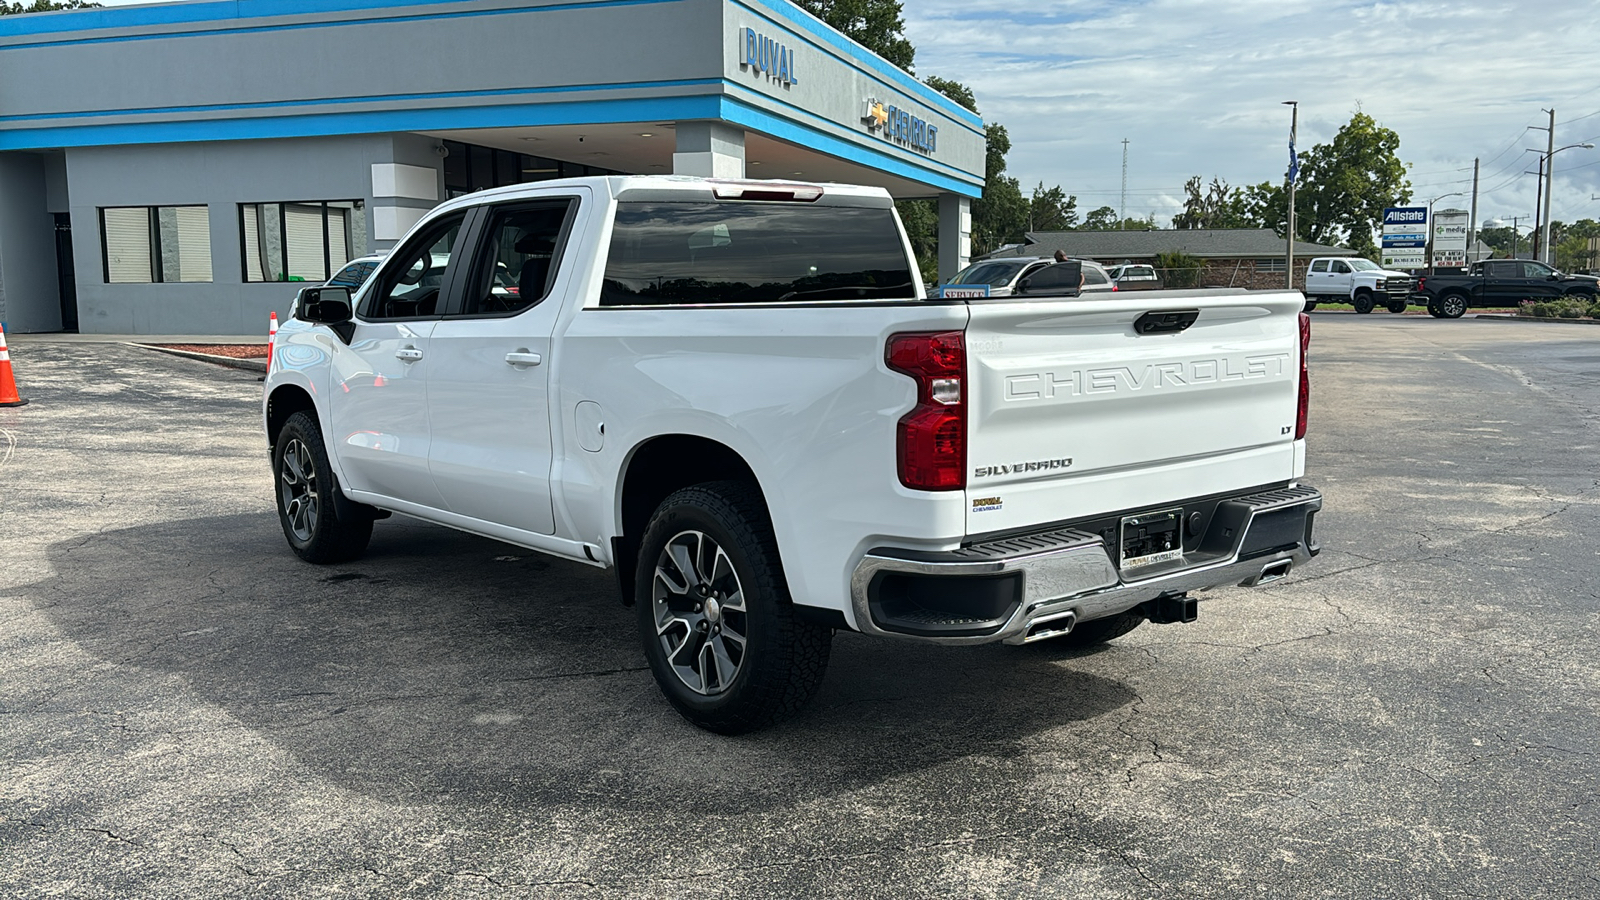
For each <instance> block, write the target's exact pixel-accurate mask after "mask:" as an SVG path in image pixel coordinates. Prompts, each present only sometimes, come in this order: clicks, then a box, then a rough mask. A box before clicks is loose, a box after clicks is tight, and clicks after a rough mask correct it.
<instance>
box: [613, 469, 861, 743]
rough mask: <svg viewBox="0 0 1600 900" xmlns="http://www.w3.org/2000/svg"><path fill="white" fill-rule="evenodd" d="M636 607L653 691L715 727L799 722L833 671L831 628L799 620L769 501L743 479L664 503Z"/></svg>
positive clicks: (649, 538)
mask: <svg viewBox="0 0 1600 900" xmlns="http://www.w3.org/2000/svg"><path fill="white" fill-rule="evenodd" d="M685 566H687V569H685ZM691 582H693V583H691ZM736 597H737V599H738V600H739V604H738V606H739V608H735V606H734V604H733V601H734V599H735V598H736ZM634 606H635V607H636V608H637V610H638V615H639V638H640V642H641V643H642V644H643V645H644V654H645V658H646V659H648V660H649V662H650V671H651V672H652V673H653V674H654V675H655V679H656V684H658V685H659V686H660V687H661V692H662V693H663V694H665V695H666V697H667V700H668V701H669V702H671V703H672V705H673V706H674V707H676V708H677V710H678V712H679V713H681V714H682V715H683V717H684V718H685V719H688V720H689V721H690V722H693V723H694V724H695V725H698V726H700V727H701V728H704V729H706V730H708V731H715V732H717V733H719V734H741V733H744V732H748V731H754V730H756V729H758V728H763V727H766V726H768V725H771V724H773V723H774V722H777V721H779V720H781V719H786V718H789V717H790V716H793V715H794V714H795V713H797V712H799V711H800V710H801V708H803V707H804V706H805V705H806V703H808V702H809V701H810V700H811V698H812V696H813V695H815V694H816V692H817V688H818V687H819V686H820V685H821V684H822V676H823V674H824V673H825V672H826V671H827V668H828V652H829V649H830V647H831V644H832V641H833V631H832V629H830V628H827V627H826V626H821V625H815V624H813V623H811V622H807V621H804V620H802V619H800V618H799V617H798V616H796V614H795V609H794V604H793V603H792V602H791V600H790V598H789V589H788V585H787V583H786V582H785V580H784V577H783V568H782V563H781V562H780V561H779V557H778V542H777V539H776V538H775V537H774V536H773V533H772V524H771V522H770V520H769V519H768V517H767V510H766V506H765V504H764V503H763V502H762V500H761V495H760V493H759V492H758V491H757V490H756V489H755V487H754V486H752V485H750V484H747V483H744V482H738V481H714V482H709V483H706V484H700V485H695V486H693V487H688V488H684V489H682V490H680V491H677V492H676V493H674V494H672V495H671V496H669V497H667V499H666V500H663V501H662V503H661V505H660V506H659V507H657V508H656V511H655V515H653V516H651V518H650V524H649V526H648V527H647V528H646V529H645V532H644V539H643V540H642V541H641V542H640V547H639V564H638V567H637V574H636V576H635V578H634ZM740 629H742V631H741V630H740ZM736 654H737V657H738V658H737V659H734V656H735V655H736ZM729 666H731V667H732V669H731V674H729V672H728V667H729Z"/></svg>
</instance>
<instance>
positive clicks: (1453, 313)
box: [1430, 293, 1467, 319]
mask: <svg viewBox="0 0 1600 900" xmlns="http://www.w3.org/2000/svg"><path fill="white" fill-rule="evenodd" d="M1436 305H1437V306H1438V307H1439V311H1438V313H1436V315H1437V316H1438V317H1439V318H1441V319H1459V318H1461V317H1462V316H1463V315H1465V314H1466V312H1467V298H1466V296H1464V295H1462V294H1456V293H1450V294H1445V295H1444V296H1442V297H1440V298H1439V300H1438V301H1437V304H1436ZM1431 311H1432V310H1431V309H1430V312H1431Z"/></svg>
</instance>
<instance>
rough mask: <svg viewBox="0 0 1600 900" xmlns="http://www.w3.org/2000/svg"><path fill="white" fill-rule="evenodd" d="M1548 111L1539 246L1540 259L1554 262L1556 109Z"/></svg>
mask: <svg viewBox="0 0 1600 900" xmlns="http://www.w3.org/2000/svg"><path fill="white" fill-rule="evenodd" d="M1546 112H1548V113H1550V128H1549V129H1548V130H1547V131H1546V133H1545V136H1546V137H1547V138H1549V140H1550V143H1549V145H1548V148H1547V149H1546V150H1545V152H1544V239H1543V241H1542V242H1541V244H1540V247H1539V249H1540V251H1541V252H1542V253H1543V256H1540V257H1539V259H1540V260H1541V261H1543V262H1554V261H1555V254H1554V253H1551V252H1550V193H1551V191H1550V187H1551V185H1552V184H1554V183H1555V180H1556V177H1555V176H1556V166H1555V163H1556V160H1555V156H1556V111H1555V108H1554V107H1551V108H1550V109H1548V110H1546ZM1546 257H1548V259H1546Z"/></svg>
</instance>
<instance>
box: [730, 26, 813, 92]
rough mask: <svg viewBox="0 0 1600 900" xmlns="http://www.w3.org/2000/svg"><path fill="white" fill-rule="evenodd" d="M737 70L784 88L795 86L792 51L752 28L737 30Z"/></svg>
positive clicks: (796, 80) (795, 75)
mask: <svg viewBox="0 0 1600 900" xmlns="http://www.w3.org/2000/svg"><path fill="white" fill-rule="evenodd" d="M739 68H741V69H744V70H746V71H748V72H750V73H751V74H754V75H762V76H765V77H766V79H767V80H768V81H776V82H777V83H779V84H781V85H783V86H784V87H789V86H790V85H793V84H796V83H798V82H799V81H800V78H799V77H798V75H797V74H796V72H795V64H794V50H793V49H791V48H790V47H789V46H788V45H786V44H780V43H779V42H777V41H775V40H773V39H772V38H769V37H767V36H766V35H764V34H762V33H761V32H759V31H756V30H755V29H754V28H741V29H739Z"/></svg>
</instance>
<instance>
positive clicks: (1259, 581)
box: [1255, 559, 1294, 587]
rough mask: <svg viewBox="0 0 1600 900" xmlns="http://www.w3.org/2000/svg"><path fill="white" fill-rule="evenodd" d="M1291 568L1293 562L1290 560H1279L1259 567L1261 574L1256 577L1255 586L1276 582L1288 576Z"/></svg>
mask: <svg viewBox="0 0 1600 900" xmlns="http://www.w3.org/2000/svg"><path fill="white" fill-rule="evenodd" d="M1293 567H1294V560H1290V559H1280V560H1278V561H1277V562H1274V563H1267V564H1266V565H1265V566H1262V567H1261V574H1260V575H1257V576H1256V580H1255V584H1256V586H1257V587H1260V586H1261V585H1263V584H1268V583H1271V582H1274V581H1277V580H1278V579H1280V578H1283V577H1284V576H1286V575H1288V574H1289V570H1290V569H1291V568H1293Z"/></svg>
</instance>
